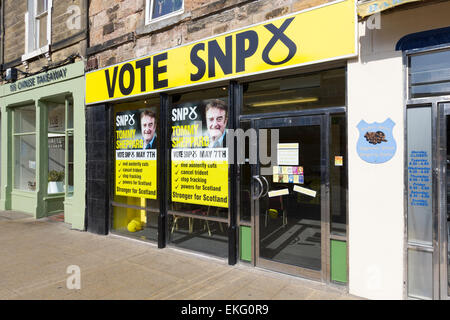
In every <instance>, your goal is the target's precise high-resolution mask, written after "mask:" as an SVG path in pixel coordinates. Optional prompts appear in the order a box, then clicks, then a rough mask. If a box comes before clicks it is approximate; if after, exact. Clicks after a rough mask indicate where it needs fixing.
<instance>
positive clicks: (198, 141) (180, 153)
mask: <svg viewBox="0 0 450 320" xmlns="http://www.w3.org/2000/svg"><path fill="white" fill-rule="evenodd" d="M170 117H171V141H170V144H171V150H172V151H171V156H172V158H171V159H172V161H171V162H172V163H171V169H172V178H171V182H172V188H171V197H172V201H173V202H182V203H191V204H200V205H206V206H214V207H222V208H228V149H227V147H226V133H227V127H228V106H227V103H226V100H225V99H211V100H204V101H198V102H190V103H183V104H179V105H175V106H173V107H172V108H171V113H170Z"/></svg>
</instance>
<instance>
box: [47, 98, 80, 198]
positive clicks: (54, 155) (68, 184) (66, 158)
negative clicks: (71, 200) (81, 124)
mask: <svg viewBox="0 0 450 320" xmlns="http://www.w3.org/2000/svg"><path fill="white" fill-rule="evenodd" d="M46 105H47V139H48V140H47V143H48V144H47V146H48V172H47V178H48V185H47V194H58V193H65V195H66V196H67V197H71V196H73V192H74V188H73V185H74V183H73V177H74V172H73V170H74V162H73V142H74V139H73V100H72V97H67V98H63V99H61V100H60V101H58V102H47V103H46Z"/></svg>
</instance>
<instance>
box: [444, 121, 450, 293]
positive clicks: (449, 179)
mask: <svg viewBox="0 0 450 320" xmlns="http://www.w3.org/2000/svg"><path fill="white" fill-rule="evenodd" d="M445 120H446V128H447V158H446V162H447V179H446V187H447V188H446V189H447V220H446V221H445V223H446V225H447V228H446V230H447V293H448V295H449V296H450V242H449V241H450V210H449V209H450V121H449V120H450V116H446V119H445Z"/></svg>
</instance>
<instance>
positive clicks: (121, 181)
mask: <svg viewBox="0 0 450 320" xmlns="http://www.w3.org/2000/svg"><path fill="white" fill-rule="evenodd" d="M159 105H160V99H159V98H152V99H147V100H140V101H135V102H129V103H123V104H117V105H116V106H115V108H114V110H115V111H114V129H113V135H114V147H113V150H114V151H113V153H114V169H113V170H114V172H113V173H112V174H113V175H114V186H113V188H114V201H113V202H112V205H113V219H112V220H113V221H112V229H113V231H114V232H116V233H120V234H122V235H125V236H129V237H133V238H138V239H141V240H152V241H157V240H158V215H159V194H160V190H159V186H158V182H159V181H160V177H159V169H158V159H159V157H160V148H159V139H160V118H159Z"/></svg>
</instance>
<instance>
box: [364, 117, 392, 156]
mask: <svg viewBox="0 0 450 320" xmlns="http://www.w3.org/2000/svg"><path fill="white" fill-rule="evenodd" d="M394 126H395V122H394V121H392V120H391V118H387V119H386V121H384V122H382V123H379V122H373V123H367V122H366V121H364V120H361V121H360V122H359V123H358V125H357V128H358V130H359V139H358V142H357V144H356V151H357V153H358V155H359V157H360V158H361V159H363V160H364V161H366V162H368V163H384V162H387V161H389V160H391V159H392V158H393V157H394V155H395V152H396V151H397V143H396V142H395V139H394V136H393V134H392V129H393V128H394Z"/></svg>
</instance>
